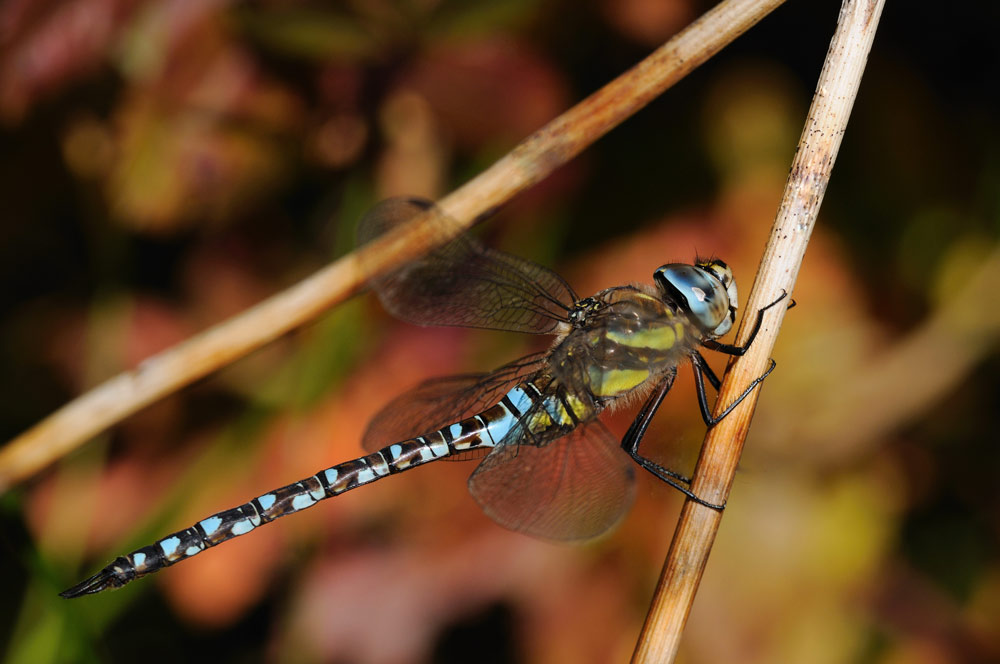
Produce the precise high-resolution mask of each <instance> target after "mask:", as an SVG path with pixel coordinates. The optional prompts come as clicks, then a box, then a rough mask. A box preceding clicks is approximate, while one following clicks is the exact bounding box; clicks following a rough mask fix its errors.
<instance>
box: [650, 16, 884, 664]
mask: <svg viewBox="0 0 1000 664" xmlns="http://www.w3.org/2000/svg"><path fill="white" fill-rule="evenodd" d="M884 3H885V0H844V2H843V4H842V6H841V10H840V16H839V18H838V20H837V29H836V31H835V33H834V35H833V39H832V40H831V42H830V50H829V52H828V53H827V56H826V60H825V62H824V64H823V70H822V72H821V73H820V77H819V82H818V83H817V86H816V93H815V95H814V97H813V101H812V105H811V107H810V108H809V114H808V117H807V118H806V123H805V127H804V128H803V130H802V136H801V138H800V139H799V144H798V149H797V152H796V154H795V158H794V160H793V161H792V168H791V172H790V173H789V176H788V181H787V182H786V184H785V190H784V194H783V196H782V199H781V205H780V207H779V209H778V213H777V216H776V218H775V220H774V226H773V227H772V230H771V236H770V239H769V241H768V244H767V247H766V249H765V251H764V256H763V258H762V260H761V265H760V269H759V270H758V272H757V278H756V280H755V282H754V285H753V289H752V291H751V293H750V297H749V301H748V302H747V305H746V311H747V312H748V314H751V315H746V316H744V318H743V324H742V325H741V326H740V330H739V332H738V334H737V339H738V340H739V341H740V342H741V343H742V342H744V341H745V340H746V338H747V336H748V334H749V332H750V326H751V324H752V323H753V320H754V316H753V315H752V312H755V311H757V310H758V309H760V308H762V307H763V306H765V305H766V304H768V303H769V302H772V301H774V299H775V298H777V297H778V296H779V295H780V294H781V292H782V291H785V292H787V293H791V292H792V290H793V289H794V286H795V279H796V277H797V275H798V272H799V267H800V266H801V264H802V259H803V257H804V256H805V250H806V245H807V244H808V242H809V236H810V234H811V233H812V229H813V226H814V225H815V223H816V217H817V215H818V214H819V208H820V204H821V203H822V201H823V194H824V193H825V192H826V186H827V183H828V182H829V181H830V173H831V171H832V169H833V163H834V161H835V159H836V157H837V151H838V150H839V148H840V142H841V138H842V137H843V135H844V131H845V130H846V128H847V120H848V118H849V117H850V114H851V108H852V106H853V104H854V99H855V96H856V95H857V91H858V86H859V85H860V83H861V76H862V74H863V72H864V68H865V63H866V62H867V59H868V53H869V51H870V50H871V45H872V41H873V40H874V37H875V30H876V28H877V26H878V21H879V17H880V16H881V14H882V7H883V5H884ZM784 311H785V309H784V307H775V308H773V309H771V310H770V311H769V312H768V313H767V315H766V318H765V323H764V326H763V327H762V328H761V330H760V333H759V334H758V336H757V338H756V340H755V342H754V344H753V346H752V348H751V349H750V351H749V352H748V353H747V354H746V355H744V356H743V357H741V358H738V359H735V360H734V361H732V362H731V363H730V365H729V368H728V370H727V372H726V375H725V377H724V379H723V382H722V386H721V388H720V390H719V399H718V403H717V407H716V412H719V411H720V410H721V406H724V405H727V404H729V403H731V402H732V401H733V400H734V399H735V398H736V397H737V396H738V395H739V394H740V393H741V392H742V390H743V389H744V388H745V386H746V385H748V384H749V383H750V382H751V381H752V380H753V379H754V378H755V377H756V376H759V375H761V373H763V372H764V371H765V369H766V368H767V365H768V361H769V358H770V356H771V351H772V349H773V348H774V342H775V339H776V337H777V333H778V329H779V328H780V326H781V321H782V319H783V318H784ZM748 321H749V324H748ZM758 393H759V390H755V391H754V392H753V394H752V395H751V396H750V397H749V398H747V399H746V400H745V401H743V403H741V404H740V405H739V407H737V408H736V409H735V410H734V411H733V412H732V413H730V414H729V416H728V417H726V418H725V419H724V420H723V421H722V422H720V423H719V424H718V425H716V426H715V427H713V428H711V429H710V430H709V431H708V433H707V434H706V436H705V442H704V445H703V447H702V451H701V456H700V457H699V459H698V464H697V466H696V467H695V473H694V479H693V483H692V489H693V491H694V493H695V494H697V495H699V496H701V497H702V498H704V499H705V500H707V501H709V502H712V503H717V504H721V503H724V502H725V501H726V498H727V497H728V495H729V490H730V488H731V486H732V483H733V478H734V476H735V473H736V466H737V464H738V462H739V459H740V454H741V453H742V451H743V442H744V440H745V438H746V434H747V431H748V428H749V425H750V419H751V417H752V415H753V410H754V406H755V404H756V400H757V395H758ZM721 520H722V513H721V512H718V511H715V510H712V509H709V508H707V507H704V506H701V505H698V504H697V503H694V502H692V501H690V500H688V501H686V502H685V504H684V507H683V508H682V510H681V516H680V520H679V522H678V524H677V528H676V530H675V531H674V538H673V541H672V542H671V545H670V550H669V552H668V553H667V559H666V561H665V562H664V566H663V571H662V572H661V575H660V580H659V583H658V584H657V589H656V593H655V596H654V598H653V601H652V604H651V606H650V609H649V613H648V614H647V616H646V623H645V625H644V626H643V629H642V632H641V634H640V636H639V640H638V643H637V644H636V649H635V652H634V654H633V657H632V661H633V662H634V663H646V662H670V661H673V659H674V656H675V655H676V653H677V648H678V646H679V643H680V636H681V633H682V631H683V629H684V624H685V622H686V621H687V617H688V614H689V612H690V610H691V604H692V602H693V601H694V597H695V593H696V592H697V589H698V584H699V582H700V581H701V576H702V573H703V571H704V569H705V565H706V564H707V562H708V555H709V552H710V551H711V548H712V543H713V542H714V541H715V533H716V531H717V530H718V527H719V523H720V521H721Z"/></svg>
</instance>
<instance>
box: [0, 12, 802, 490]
mask: <svg viewBox="0 0 1000 664" xmlns="http://www.w3.org/2000/svg"><path fill="white" fill-rule="evenodd" d="M783 2H784V0H725V1H724V2H721V3H720V4H719V5H717V6H716V7H714V8H713V9H712V10H711V11H709V12H708V13H706V14H705V15H704V16H702V17H701V18H699V19H698V20H697V21H695V22H694V23H692V24H691V25H690V26H688V27H687V28H686V29H684V30H683V31H682V32H680V33H679V34H677V35H676V36H675V37H674V38H673V39H671V40H670V41H669V42H667V43H666V44H664V45H663V46H661V47H660V48H659V49H657V50H656V51H655V52H653V54H652V55H650V56H649V57H647V58H646V59H645V60H643V61H642V62H640V63H639V64H637V65H636V66H635V67H633V68H632V69H630V70H629V71H627V72H625V73H624V74H622V75H621V76H619V77H618V78H617V79H615V80H614V81H612V82H610V83H608V84H607V85H606V86H604V87H603V88H601V89H600V90H598V91H597V92H595V93H594V94H592V95H591V96H590V97H588V98H587V99H585V100H584V101H582V102H580V103H579V104H577V105H576V106H574V107H573V108H571V109H570V110H568V111H567V112H566V113H564V114H563V115H561V116H559V117H558V118H556V119H555V120H553V121H552V122H550V123H549V124H548V125H546V126H545V127H543V128H542V129H541V130H539V131H537V132H536V133H535V134H533V135H532V136H530V137H528V139H526V140H525V141H524V142H522V143H521V144H520V145H518V146H517V147H515V148H514V149H513V150H512V151H511V152H510V153H509V154H507V155H506V156H505V157H503V158H502V159H500V160H499V161H497V162H496V163H495V164H493V165H492V166H491V167H490V168H488V169H487V170H486V171H484V172H483V173H481V174H480V175H478V176H477V177H475V178H473V179H472V180H470V181H469V182H468V183H466V184H465V185H463V186H462V187H461V188H459V189H457V190H456V191H454V192H452V193H451V194H449V195H448V196H446V197H445V198H444V199H442V200H441V201H440V203H441V207H442V208H443V209H444V210H445V211H446V212H448V213H449V214H450V215H451V218H452V219H454V220H457V223H450V224H449V223H443V222H442V221H441V220H440V219H437V220H434V219H431V218H430V215H428V214H425V215H421V216H420V217H418V218H416V219H414V220H413V221H412V222H410V223H408V224H406V225H405V226H401V227H399V228H398V229H396V231H395V232H393V233H391V234H388V235H386V236H385V237H382V238H380V239H379V240H378V241H377V242H374V243H372V244H370V245H368V246H366V247H363V248H361V249H359V250H358V251H355V252H353V253H352V254H349V255H347V256H345V257H343V258H341V259H339V260H337V261H336V262H334V263H332V264H331V265H329V266H328V267H325V268H323V269H322V270H320V271H319V272H317V273H316V274H314V275H312V276H311V277H309V278H308V279H306V280H304V281H302V282H300V283H298V284H296V285H295V286H293V287H291V288H289V289H287V290H285V291H283V292H281V293H279V294H277V295H274V296H272V297H271V298H269V299H267V300H265V301H264V302H261V303H260V304H258V305H257V306H255V307H253V308H251V309H249V310H247V311H245V312H243V313H241V314H239V315H238V316H235V317H233V318H231V319H229V320H227V321H224V322H222V323H219V324H218V325H216V326H214V327H212V328H210V329H208V330H206V331H205V332H203V333H201V334H199V335H197V336H195V337H192V338H191V339H189V340H187V341H185V342H184V343H182V344H179V345H178V346H175V347H173V348H170V349H168V350H166V351H163V352H161V353H159V354H157V355H154V356H153V357H151V358H149V359H147V360H146V361H144V362H143V363H142V364H141V365H139V366H138V367H137V368H135V369H133V370H131V371H127V372H125V373H122V374H119V375H118V376H115V377H114V378H111V379H110V380H108V381H106V382H105V383H102V384H101V385H98V386H97V387H95V388H93V389H92V390H90V391H89V392H87V393H86V394H83V395H82V396H80V397H78V398H77V399H75V400H73V401H71V402H70V403H68V404H67V405H65V406H63V407H62V408H60V409H59V410H58V411H56V412H55V413H53V414H52V415H50V416H49V417H47V418H46V419H44V420H42V421H41V422H40V423H38V424H37V425H35V426H34V427H33V428H31V429H29V430H28V431H26V432H25V433H23V434H21V435H20V436H19V437H17V438H15V439H14V440H13V441H11V442H10V443H9V444H8V445H7V446H6V447H4V448H3V449H2V450H0V491H3V490H5V489H6V488H8V487H10V486H11V485H12V484H13V483H15V482H18V481H20V480H22V479H24V478H26V477H28V476H30V475H31V474H32V473H35V472H36V471H38V470H39V469H40V468H43V467H44V466H46V465H47V464H49V463H51V462H52V461H54V460H55V459H58V458H60V457H62V456H63V455H65V454H66V453H67V452H70V451H71V450H73V449H75V448H76V447H77V446H79V445H81V444H82V443H84V442H85V441H87V440H89V439H90V438H92V437H93V436H95V435H96V434H98V433H100V432H101V431H103V430H104V429H106V428H108V427H109V426H111V425H113V424H115V423H116V422H119V421H120V420H122V419H124V418H125V417H127V416H128V415H131V414H132V413H134V412H136V411H137V410H139V409H140V408H142V407H144V406H146V405H148V404H150V403H152V402H153V401H156V400H157V399H159V398H161V397H163V396H165V395H167V394H170V393H171V392H173V391H175V390H177V389H180V388H181V387H183V386H185V385H187V384H188V383H191V382H193V381H195V380H197V379H199V378H201V377H203V376H205V375H207V374H209V373H211V372H212V371H215V370H216V369H219V368H220V367H223V366H225V365H227V364H229V363H230V362H233V361H234V360H236V359H238V358H240V357H243V356H244V355H246V354H248V353H250V352H251V351H253V350H255V349H257V348H259V347H261V346H262V345H264V344H266V343H268V342H270V341H273V340H274V339H275V338H277V337H279V336H281V335H282V334H284V333H286V332H288V331H289V330H291V329H294V328H295V327H297V326H299V325H302V324H303V323H305V322H307V321H309V320H312V319H313V318H315V317H316V316H318V315H319V314H321V313H322V312H324V311H326V310H327V309H329V308H330V307H331V306H333V305H334V304H337V303H338V302H342V301H343V300H344V299H346V298H347V297H349V296H350V295H352V294H353V293H355V292H357V291H358V290H359V289H360V288H361V287H362V285H363V284H364V283H366V282H367V281H368V280H369V279H370V278H371V277H372V276H373V275H375V274H378V273H380V272H383V271H385V270H387V269H389V268H391V267H393V266H395V265H399V264H401V263H403V262H405V261H406V260H409V259H411V258H413V257H415V256H417V255H419V254H421V253H424V252H426V251H427V250H429V249H430V248H432V247H434V246H436V245H438V244H441V243H443V242H445V241H446V240H447V239H449V238H450V237H453V236H454V235H456V234H457V233H459V232H461V230H462V229H463V228H465V227H467V226H468V225H470V224H471V223H472V222H473V220H475V219H476V217H478V216H480V215H482V214H483V213H485V212H487V211H489V210H490V209H492V208H495V207H497V206H499V205H501V204H502V203H504V202H505V201H507V200H509V199H510V198H511V197H512V196H513V195H514V194H516V193H518V192H520V191H523V190H524V189H526V188H528V187H530V186H531V185H533V184H535V183H536V182H538V181H539V180H541V179H543V178H544V177H545V176H547V175H548V174H549V173H551V172H552V171H553V170H554V169H556V168H557V167H559V166H561V165H563V164H565V163H566V162H567V161H569V160H570V159H572V158H573V157H574V156H576V155H577V154H579V153H580V151H582V150H583V149H584V148H586V147H587V146H588V145H590V144H591V143H593V142H594V141H596V140H597V139H598V138H600V137H601V136H603V135H604V134H606V133H607V132H608V131H610V130H611V129H612V128H613V127H615V126H617V125H618V124H619V123H621V122H622V121H623V120H625V119H626V118H627V117H629V116H630V115H632V114H633V113H635V112H636V111H638V110H639V109H640V108H642V107H643V106H645V105H646V104H647V103H649V102H650V101H651V100H652V99H653V98H655V97H656V96H657V95H659V94H660V93H662V92H663V91H664V90H666V89H667V88H669V87H670V86H671V85H673V84H674V83H676V82H677V81H679V80H680V79H681V78H683V77H684V76H685V75H686V74H687V73H688V72H690V71H691V70H693V69H694V68H696V67H697V66H698V65H700V64H701V63H703V62H705V60H707V59H708V58H710V57H711V56H712V55H714V54H715V53H717V52H718V51H719V50H720V49H721V48H722V47H724V46H725V45H726V44H728V43H729V42H731V41H732V40H734V39H735V38H736V37H738V36H739V35H740V34H742V33H743V32H745V31H746V30H747V29H749V28H750V27H751V26H753V25H754V24H755V23H756V22H757V21H759V20H760V19H761V18H763V17H764V16H766V15H767V14H768V13H770V12H771V11H772V10H773V9H774V8H775V7H777V6H779V5H780V4H782V3H783Z"/></svg>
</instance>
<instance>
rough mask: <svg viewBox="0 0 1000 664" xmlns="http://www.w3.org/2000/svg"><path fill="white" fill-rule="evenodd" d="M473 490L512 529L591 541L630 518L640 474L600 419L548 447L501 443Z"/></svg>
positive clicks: (471, 482)
mask: <svg viewBox="0 0 1000 664" xmlns="http://www.w3.org/2000/svg"><path fill="white" fill-rule="evenodd" d="M554 433H556V432H554ZM556 435H558V434H557V433H556ZM508 440H510V439H508ZM469 491H470V493H472V495H473V497H474V498H475V499H476V502H478V503H479V506H480V507H481V508H482V509H483V511H484V512H486V514H488V515H489V516H490V518H492V519H493V520H494V521H496V522H497V523H499V524H500V525H502V526H504V527H505V528H510V529H511V530H516V531H519V532H522V533H526V534H528V535H534V536H536V537H543V538H546V539H554V540H564V541H568V540H584V539H590V538H592V537H596V536H598V535H600V534H601V533H604V532H605V531H607V530H608V529H610V528H611V527H612V526H614V525H615V524H616V523H617V522H618V521H619V520H620V519H621V518H622V516H623V515H624V514H625V512H626V511H627V510H628V508H629V506H630V505H631V504H632V500H633V498H634V497H635V472H634V470H633V467H632V463H631V461H630V459H629V457H628V455H627V454H626V453H625V451H624V450H622V449H621V447H620V446H619V445H618V442H617V441H616V440H615V439H614V438H613V437H612V436H611V433H610V432H609V431H608V430H607V429H606V428H605V427H604V425H603V424H601V422H600V421H598V420H594V421H592V422H589V423H586V424H581V425H579V426H578V427H577V428H576V429H574V430H573V431H572V432H570V433H569V434H567V435H565V436H562V437H561V438H557V439H555V440H554V441H552V442H549V443H548V444H545V445H532V444H520V445H517V444H516V442H515V441H514V440H511V442H509V443H507V444H504V445H501V446H500V447H498V448H496V449H495V450H493V452H491V453H490V454H489V456H487V457H486V458H485V459H483V461H482V462H481V463H480V464H479V466H478V467H477V468H476V470H475V472H473V474H472V476H471V477H470V478H469Z"/></svg>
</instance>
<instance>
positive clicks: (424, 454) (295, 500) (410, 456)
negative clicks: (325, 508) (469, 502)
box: [61, 383, 540, 597]
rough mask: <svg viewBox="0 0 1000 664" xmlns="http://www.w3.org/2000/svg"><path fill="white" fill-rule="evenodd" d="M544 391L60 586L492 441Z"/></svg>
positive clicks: (106, 574)
mask: <svg viewBox="0 0 1000 664" xmlns="http://www.w3.org/2000/svg"><path fill="white" fill-rule="evenodd" d="M539 396H540V393H539V391H538V390H537V388H535V387H534V385H532V384H531V383H524V384H522V385H519V386H518V387H515V388H514V389H512V390H511V391H510V392H508V393H507V394H506V395H504V397H503V399H502V400H501V401H500V403H498V404H496V405H495V406H493V407H492V408H489V409H487V410H486V411H484V412H482V413H480V414H478V415H475V416H473V417H470V418H467V419H465V420H462V421H461V422H456V423H455V424H452V425H449V426H447V427H444V428H443V429H439V430H438V431H434V432H432V433H429V434H425V435H423V436H418V437H417V438H411V439H409V440H404V441H402V442H398V443H393V444H392V445H389V446H387V447H384V448H382V449H381V450H378V451H376V452H372V453H371V454H368V455H366V456H363V457H359V458H357V459H353V460H351V461H346V462H344V463H340V464H337V465H336V466H332V467H330V468H327V469H326V470H322V471H320V472H318V473H316V474H315V475H313V476H312V477H309V478H306V479H303V480H300V481H298V482H295V483H294V484H289V485H287V486H283V487H281V488H280V489H274V490H273V491H269V492H267V493H265V494H263V495H260V496H257V497H256V498H254V499H253V500H250V501H248V502H246V503H244V504H242V505H240V506H238V507H234V508H231V509H228V510H224V511H222V512H218V513H216V514H213V515H212V516H210V517H207V518H205V519H202V520H201V521H199V522H198V523H196V524H194V525H193V526H190V527H189V528H185V529H184V530H180V531H177V532H176V533H172V534H170V535H168V536H166V537H164V538H163V539H161V540H159V541H157V542H155V543H153V544H151V545H149V546H144V547H142V548H141V549H137V550H135V551H133V552H132V553H130V554H128V555H126V556H121V557H119V558H116V559H115V560H114V561H113V562H112V563H111V564H109V565H108V566H107V567H105V568H104V569H103V570H101V571H100V572H98V573H97V574H95V575H94V576H92V577H91V578H89V579H87V580H86V581H83V582H82V583H80V584H78V585H76V586H74V587H72V588H70V589H69V590H66V591H64V592H63V593H61V594H62V596H63V597H79V596H81V595H87V594H91V593H96V592H101V591H102V590H107V589H110V588H120V587H122V586H123V585H125V584H126V583H128V582H129V581H132V580H133V579H137V578H139V577H141V576H145V575H147V574H151V573H153V572H156V571H158V570H161V569H163V568H164V567H169V566H170V565H173V564H175V563H178V562H180V561H182V560H186V559H188V558H191V557H192V556H196V555H198V554H199V553H201V552H202V551H204V550H205V549H208V548H211V547H213V546H215V545H217V544H221V543H222V542H225V541H226V540H230V539H233V538H234V537H239V536H240V535H245V534H247V533H249V532H251V531H253V530H255V529H256V528H257V527H258V526H261V525H263V524H265V523H270V522H271V521H274V520H275V519H277V518H280V517H283V516H286V515H289V514H294V513H296V512H300V511H302V510H304V509H306V508H308V507H312V506H313V505H315V504H316V503H318V502H319V501H321V500H323V499H325V498H330V497H333V496H336V495H339V494H342V493H345V492H347V491H350V490H351V489H354V488H356V487H359V486H362V485H364V484H369V483H371V482H374V481H376V480H378V479H381V478H383V477H386V476H388V475H391V474H394V473H400V472H403V471H405V470H409V469H410V468H414V467H416V466H419V465H422V464H424V463H428V462H430V461H435V460H437V459H441V458H444V457H447V456H451V455H454V454H460V453H463V452H468V451H471V450H475V449H480V448H492V447H494V446H495V445H496V444H497V443H498V442H499V441H500V440H502V439H503V437H504V436H506V435H507V433H508V432H509V431H510V430H511V429H512V428H513V427H514V426H515V425H516V424H517V422H518V421H519V420H518V418H520V417H522V415H523V413H525V412H527V411H528V410H530V409H531V406H532V405H533V404H534V402H535V400H537V399H538V398H539Z"/></svg>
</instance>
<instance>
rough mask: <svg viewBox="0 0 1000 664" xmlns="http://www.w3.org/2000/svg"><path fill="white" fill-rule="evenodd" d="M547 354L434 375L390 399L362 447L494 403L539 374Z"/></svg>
mask: <svg viewBox="0 0 1000 664" xmlns="http://www.w3.org/2000/svg"><path fill="white" fill-rule="evenodd" d="M545 356H546V353H535V354H532V355H528V356H526V357H523V358H521V359H519V360H516V361H514V362H511V363H509V364H505V365H504V366H502V367H500V368H499V369H496V370H495V371H492V372H490V373H483V374H465V375H461V376H449V377H446V378H435V379H432V380H429V381H427V382H424V383H421V384H420V385H418V386H416V387H415V388H413V389H412V390H409V391H408V392H404V393H403V394H401V395H400V396H398V397H396V398H395V399H393V400H392V401H390V402H389V403H388V404H387V405H386V406H385V407H384V408H383V409H382V410H380V411H379V412H378V414H376V415H375V417H373V418H372V420H371V422H369V424H368V428H367V429H366V430H365V433H364V436H363V437H362V440H361V444H362V446H363V447H364V448H365V450H367V451H369V452H374V451H375V450H378V449H381V448H383V447H385V446H386V445H391V444H392V443H395V442H399V441H401V440H406V439H408V438H412V437H414V436H419V435H422V434H426V433H430V432H432V431H437V430H438V429H441V428H443V427H446V426H448V425H450V424H454V423H456V422H459V421H461V420H463V419H465V418H467V417H472V416H473V415H475V414H477V413H480V412H482V411H484V410H486V409H487V408H489V407H490V406H493V405H494V404H496V403H497V402H499V401H500V399H502V398H503V396H504V395H505V394H506V393H507V392H508V391H509V390H510V389H511V388H512V387H513V386H514V385H516V384H517V383H519V382H521V381H522V380H525V379H526V378H528V377H529V376H532V375H533V374H536V373H538V371H539V369H541V367H542V366H543V365H544V360H545Z"/></svg>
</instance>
